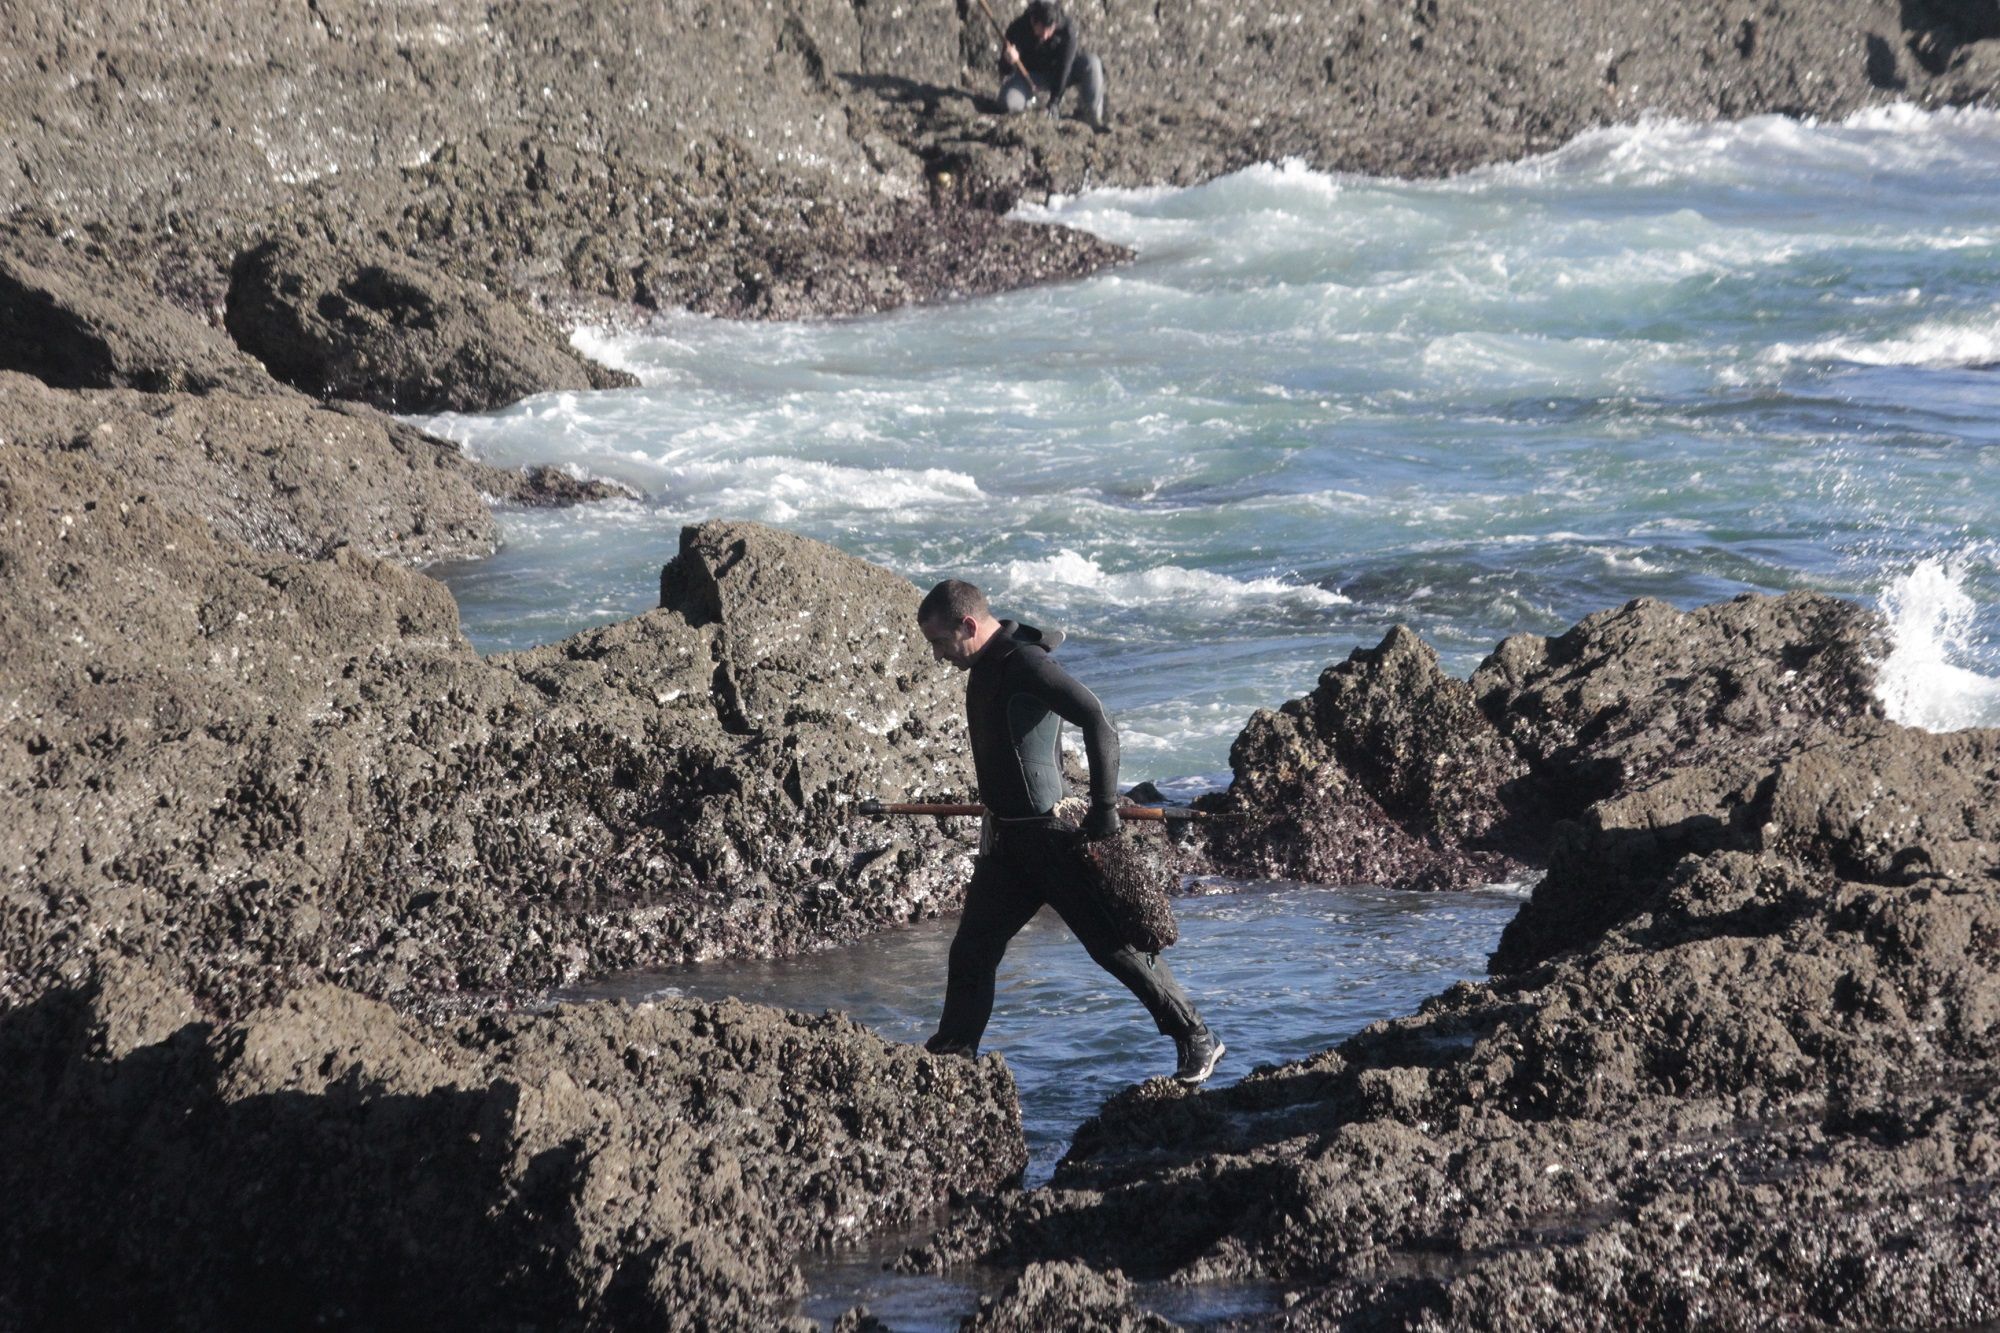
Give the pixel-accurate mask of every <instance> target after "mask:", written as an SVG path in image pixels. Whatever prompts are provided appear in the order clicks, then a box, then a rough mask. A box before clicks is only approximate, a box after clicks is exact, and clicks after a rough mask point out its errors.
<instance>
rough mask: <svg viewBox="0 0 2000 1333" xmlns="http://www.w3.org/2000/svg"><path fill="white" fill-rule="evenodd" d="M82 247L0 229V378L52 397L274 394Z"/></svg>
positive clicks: (224, 349) (265, 380)
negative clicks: (10, 375)
mask: <svg viewBox="0 0 2000 1333" xmlns="http://www.w3.org/2000/svg"><path fill="white" fill-rule="evenodd" d="M88 249H95V247H89V248H86V250H85V251H80V250H79V248H77V247H70V246H63V245H59V244H57V243H55V242H53V241H50V240H48V239H46V238H43V237H40V236H37V235H36V234H34V232H33V230H32V229H28V228H20V227H12V228H5V229H0V371H18V372H20V373H22V374H25V375H33V376H35V377H36V378H37V379H40V380H42V381H43V382H45V383H47V384H51V385H53V386H55V387H57V388H62V389H143V390H146V391H147V392H149V393H176V392H183V391H185V392H190V393H206V392H208V391H209V390H211V389H228V390H230V391H232V392H235V393H242V394H264V393H273V392H276V390H277V386H276V385H274V384H272V383H271V380H270V377H269V376H268V375H266V374H265V373H264V370H263V367H261V366H259V365H258V364H257V363H256V362H255V361H252V360H251V359H250V358H249V357H247V356H245V355H243V353H242V352H240V351H238V350H237V349H236V347H235V346H234V345H233V344H232V343H231V342H230V341H229V339H228V338H226V337H224V336H223V335H222V334H221V333H220V332H218V331H217V330H215V329H213V328H211V327H210V326H209V325H208V324H207V322H205V321H204V320H203V319H201V318H200V317H199V316H197V315H195V314H191V313H189V312H188V311H186V310H183V309H180V308H178V307H176V306H174V305H172V304H170V303H168V302H166V301H164V300H161V299H160V297H159V296H158V295H157V294H156V293H155V292H154V291H153V290H151V288H150V287H147V286H142V285H139V284H136V283H134V282H132V281H131V280H130V278H129V277H128V276H126V275H124V274H123V273H122V272H121V270H120V269H119V267H118V266H117V265H116V264H115V263H113V262H112V261H111V259H110V257H109V256H108V255H106V254H104V253H103V251H102V250H101V249H97V250H96V253H94V254H93V253H88V252H87V251H88Z"/></svg>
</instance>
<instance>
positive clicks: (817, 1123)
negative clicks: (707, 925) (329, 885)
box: [0, 965, 1026, 1329]
mask: <svg viewBox="0 0 2000 1333" xmlns="http://www.w3.org/2000/svg"><path fill="white" fill-rule="evenodd" d="M0 1138H4V1141H5V1142H6V1143H7V1145H8V1151H7V1153H5V1154H4V1155H0V1182H4V1189H5V1193H6V1196H7V1198H8V1199H9V1200H10V1203H9V1206H8V1208H7V1209H6V1210H4V1216H0V1253H5V1254H6V1255H7V1257H8V1262H7V1263H6V1264H5V1265H4V1266H0V1310H5V1311H7V1312H8V1314H9V1316H10V1318H9V1323H10V1324H13V1325H16V1326H21V1327H43V1328H54V1327H91V1328H106V1329H111V1328H142V1327H144V1328H150V1327H166V1328H177V1329H178V1328H185V1329H237V1328H240V1329H264V1328H280V1327H283V1328H299V1327H311V1326H318V1325H321V1324H333V1325H337V1326H341V1327H372V1328H387V1327H394V1328H406V1327H434V1328H453V1329H457V1328H466V1329H471V1328H493V1327H509V1328H512V1327H516V1326H520V1325H531V1326H534V1327H538V1328H549V1327H565V1328H567V1327H576V1328H602V1327H638V1326H646V1327H660V1328H751V1327H760V1328H775V1327H779V1326H784V1325H786V1320H785V1318H784V1314H785V1310H786V1308H787V1307H788V1305H789V1304H790V1303H791V1302H792V1301H793V1300H795V1299H796V1298H797V1296H798V1295H799V1294H800V1292H801V1287H802V1284H801V1281H800V1277H799V1274H798V1272H797V1270H796V1268H795V1267H794V1266H793V1259H794V1258H795V1256H797V1255H798V1254H799V1253H800V1252H801V1251H802V1250H807V1249H815V1248H824V1247H826V1246H829V1245H832V1244H834V1243H836V1242H838V1241H842V1240H846V1239H850V1238H853V1237H856V1236H859V1235H864V1234H866V1233H868V1232H870V1231H873V1230H876V1229H878V1228H881V1227H885V1226H901V1225H907V1224H909V1223H910V1222H912V1221H913V1220H914V1219H915V1218H916V1217H917V1216H918V1215H920V1214H922V1213H924V1212H926V1211H928V1210H930V1209H933V1208H935V1207H937V1206H938V1205H940V1204H941V1203H943V1202H944V1200H945V1198H946V1197H947V1195H948V1194H949V1193H951V1192H952V1191H970V1190H976V1189H988V1188H991V1187H993V1186H995V1185H998V1184H1000V1183H1002V1182H1003V1181H1004V1180H1006V1179H1007V1178H1008V1177H1009V1176H1010V1175H1013V1174H1016V1173H1018V1172H1019V1171H1020V1169H1021V1167H1022V1165H1023V1164H1024V1163H1025V1161H1026V1151H1025V1147H1024V1144H1023V1141H1022V1138H1021V1128H1020V1114H1019V1108H1018V1105H1017V1103H1016V1102H1015V1098H1014V1090H1013V1086H1012V1082H1011V1080H1010V1079H1009V1077H1008V1075H1007V1072H1006V1069H1005V1066H1004V1065H1003V1064H1002V1063H1001V1062H1000V1061H999V1060H998V1059H997V1058H989V1059H987V1060H983V1061H979V1062H970V1061H964V1060H955V1059H954V1060H940V1059H935V1058H932V1057H929V1056H926V1055H925V1054H924V1053H922V1052H921V1051H919V1050H917V1049H916V1048H913V1047H908V1046H900V1045H892V1044H888V1043H885V1042H883V1041H882V1040H880V1039H879V1038H877V1037H875V1036H873V1035H872V1034H870V1033H868V1032H867V1031H866V1030H865V1029H862V1028H860V1027H858V1026H857V1025H855V1024H853V1023H851V1022H849V1021H848V1020H846V1019H842V1018H836V1017H832V1016H827V1017H821V1018H807V1017H803V1016H800V1015H794V1014H783V1013H779V1012H776V1011H773V1010H767V1009H760V1008H754V1007H751V1006H746V1005H742V1004H738V1003H735V1002H725V1003H722V1004H713V1005H710V1004H695V1003H671V1004H662V1005H650V1006H646V1007H643V1008H640V1009H636V1010H635V1009H628V1008H624V1007H622V1006H606V1005H593V1006H584V1007H578V1008H571V1009H566V1010H564V1011H562V1012H559V1013H555V1014H548V1015H539V1016H508V1017H499V1016H488V1017H485V1018H482V1019H480V1020H478V1021H476V1022H471V1023H466V1024H463V1025H461V1026H459V1027H456V1028H453V1029H447V1030H443V1031H437V1030H429V1029H424V1028H421V1027H419V1026H417V1025H415V1024H413V1023H411V1022H410V1021H409V1020H407V1019H403V1018H399V1017H398V1016H396V1015H395V1014H394V1013H392V1012H391V1011H390V1010H388V1009H387V1008H386V1007H384V1006H382V1005H379V1004H376V1003H373V1002H371V1001H368V1000H364V999H362V998H360V997H358V996H356V995H353V994H351V993H348V992H344V991H340V990H335V989H332V988H329V987H315V988H308V989H306V990H302V991H300V992H298V993H296V994H294V995H292V996H291V997H289V998H288V999H287V1000H285V1001H284V1003H282V1004H280V1005H277V1006H274V1007H272V1008H269V1009H264V1010H260V1011H257V1012H255V1013H252V1014H250V1015H248V1016H246V1017H245V1018H243V1019H242V1020H241V1021H239V1022H236V1023H233V1024H227V1025H222V1024H216V1023H213V1022H208V1021H202V1020H201V1019H199V1018H198V1016H197V1014H196V1012H195V1010H194V1007H193V1004H192V1002H191V1000H190V999H189V998H188V997H187V996H185V995H177V994H176V993H175V992H174V991H173V990H172V988H171V987H169V986H167V985H165V984H163V983H162V982H161V981H160V980H158V979H157V978H156V977H154V976H153V975H152V974H150V973H148V972H146V971H144V970H143V969H138V968H134V967H132V966H130V965H114V966H113V967H112V968H111V969H110V970H109V971H108V972H107V973H106V974H105V975H103V976H101V977H99V978H97V979H96V980H95V981H94V982H93V983H92V984H90V985H89V986H87V987H84V988H82V989H78V990H67V989H65V990H57V991H54V992H51V993H50V994H48V995H45V996H44V997H42V998H41V999H40V1000H39V1001H37V1002H35V1003H33V1004H31V1005H27V1006H24V1007H21V1008H17V1009H15V1010H13V1011H12V1012H11V1013H8V1014H7V1015H5V1016H4V1017H0ZM808 1327H809V1325H808Z"/></svg>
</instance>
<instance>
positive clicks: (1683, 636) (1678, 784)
mask: <svg viewBox="0 0 2000 1333" xmlns="http://www.w3.org/2000/svg"><path fill="white" fill-rule="evenodd" d="M1881 636H1882V626H1881V621H1880V619H1879V617H1877V616H1876V615H1875V614H1874V613H1873V612H1870V611H1868V610H1866V609H1864V608H1862V607H1860V606H1857V605H1856V604H1854V603H1852V602H1844V601H1840V600H1838V599H1836V598H1831V597H1822V596H1818V595H1815V594H1807V593H1793V594H1789V595H1787V596H1784V597H1756V596H1746V597H1739V598H1737V599H1736V600H1734V601H1731V602H1725V603H1719V604H1717V605H1714V606H1705V607H1701V608H1699V609H1697V610H1695V611H1690V612H1682V611H1677V610H1675V609H1674V608H1672V607H1670V606H1666V605H1663V604H1661V603H1659V602H1652V601H1638V602H1633V603H1631V604H1630V605H1628V606H1625V607H1623V608H1621V609H1620V610H1617V611H1609V612H1603V613H1600V614H1598V615H1594V616H1590V617H1587V618H1585V619H1584V620H1583V621H1582V622H1580V623H1579V624H1578V625H1577V627H1576V628H1575V629H1573V630H1571V631H1570V632H1569V633H1568V634H1565V635H1563V636H1562V637H1560V638H1557V639H1542V638H1538V637H1534V636H1529V635H1521V636H1517V637H1515V638H1512V639H1509V640H1507V641H1506V642H1505V643H1503V644H1501V645H1500V647H1499V648H1498V649H1497V650H1495V652H1494V653H1493V655H1492V656H1491V657H1489V658H1488V659H1487V660H1486V661H1485V662H1484V663H1482V664H1481V665H1480V668H1479V670H1478V671H1476V672H1474V673H1473V677H1472V688H1473V690H1474V691H1475V692H1476V693H1477V694H1478V696H1479V700H1480V704H1481V706H1482V707H1483V708H1484V709H1485V710H1486V712H1487V713H1488V715H1489V716H1491V717H1492V718H1494V720H1495V722H1496V724H1497V725H1498V726H1499V728H1500V729H1501V731H1502V732H1503V733H1504V734H1505V735H1506V736H1507V737H1508V738H1509V739H1510V740H1511V741H1512V742H1513V743H1514V744H1515V746H1516V747H1517V748H1518V749H1519V751H1520V753H1521V754H1522V756H1523V758H1524V759H1525V760H1526V761H1527V763H1528V766H1529V769H1530V773H1531V782H1532V784H1533V786H1534V788H1535V790H1536V794H1537V801H1538V803H1539V804H1540V805H1541V806H1542V807H1543V808H1545V809H1547V810H1549V811H1552V812H1554V813H1556V814H1558V815H1571V816H1573V817H1574V822H1568V823H1558V824H1557V825H1556V826H1555V827H1554V829H1553V830H1552V837H1551V840H1550V843H1549V850H1548V854H1547V858H1548V859H1547V864H1548V874H1547V875H1546V876H1545V877H1544V878H1543V880H1542V882H1541V883H1540V884H1539V885H1537V886H1536V889H1535V894H1534V897H1533V898H1532V899H1531V900H1530V901H1529V902H1528V903H1527V905H1526V906H1524V907H1523V908H1522V910H1521V912H1520V914H1519V915H1518V916H1516V917H1515V918H1514V920H1512V921H1511V922H1509V923H1508V925H1507V929H1506V931H1505V933H1504V934H1503V935H1502V936H1501V940H1500V947H1499V949H1498V950H1497V951H1496V952H1495V953H1494V955H1493V966H1494V968H1495V969H1496V970H1502V971H1504V970H1509V969H1514V968H1520V967H1526V966H1529V965H1531V964H1533V963H1535V962H1537V961H1539V960H1541V959H1543V958H1547V957H1549V956H1550V955H1552V954H1554V953H1556V952H1559V951H1561V950H1563V949H1569V948H1575V947H1578V946H1580V945H1585V944H1589V943H1590V942H1592V941H1594V940H1595V939H1596V938H1597V936H1598V935H1599V934H1601V933H1602V932H1603V931H1604V930H1605V929H1606V928H1607V927H1608V926H1610V925H1611V924H1612V923H1614V922H1617V921H1620V920H1623V919H1624V918H1625V917H1626V916H1628V915H1629V914H1630V913H1631V912H1633V911H1634V910H1636V905H1637V903H1638V902H1639V901H1640V900H1641V899H1642V898H1643V896H1644V894H1645V892H1646V886H1647V885H1649V884H1651V883H1652V882H1654V881H1655V880H1656V879H1657V878H1658V876H1659V874H1660V873H1661V872H1662V871H1664V870H1665V869H1666V868H1667V867H1668V866H1670V865H1672V864H1673V863H1674V861H1676V860H1677V859H1679V858H1680V857H1682V856H1685V855H1689V854H1695V853H1702V852H1707V851H1714V850H1719V849H1723V848H1730V847H1750V846H1754V845H1756V842H1757V839H1758V837H1759V836H1760V834H1759V830H1760V829H1761V827H1762V825H1763V824H1764V822H1765V820H1766V818H1767V814H1766V810H1767V791H1766V789H1767V787H1768V784H1769V775H1770V773H1771V770H1772V766H1773V765H1774V764H1775V763H1776V762H1777V761H1779V760H1780V759H1782V758H1784V757H1786V756H1789V755H1792V754H1796V753H1798V752H1800V751H1801V750H1804V749H1806V748H1807V747H1809V746H1815V745H1820V744H1823V743H1825V742H1827V741H1829V740H1831V739H1832V738H1834V737H1836V736H1838V735H1841V734H1842V733H1843V732H1846V731H1850V730H1854V729H1858V728H1866V727H1870V726H1875V725H1879V719H1880V718H1881V716H1882V706H1881V704H1880V702H1879V701H1878V700H1877V699H1876V698H1875V696H1874V693H1873V686H1874V681H1875V665H1874V664H1875V663H1876V662H1877V661H1879V660H1881V658H1882V657H1883V656H1884V655H1885V654H1886V650H1887V644H1886V642H1884V640H1883V639H1882V637H1881ZM1910 790H1911V791H1912V793H1913V799H1922V797H1921V796H1917V795H1914V794H1915V793H1921V792H1923V791H1925V790H1926V786H1925V785H1923V784H1917V785H1913V786H1912V787H1911V788H1910Z"/></svg>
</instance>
